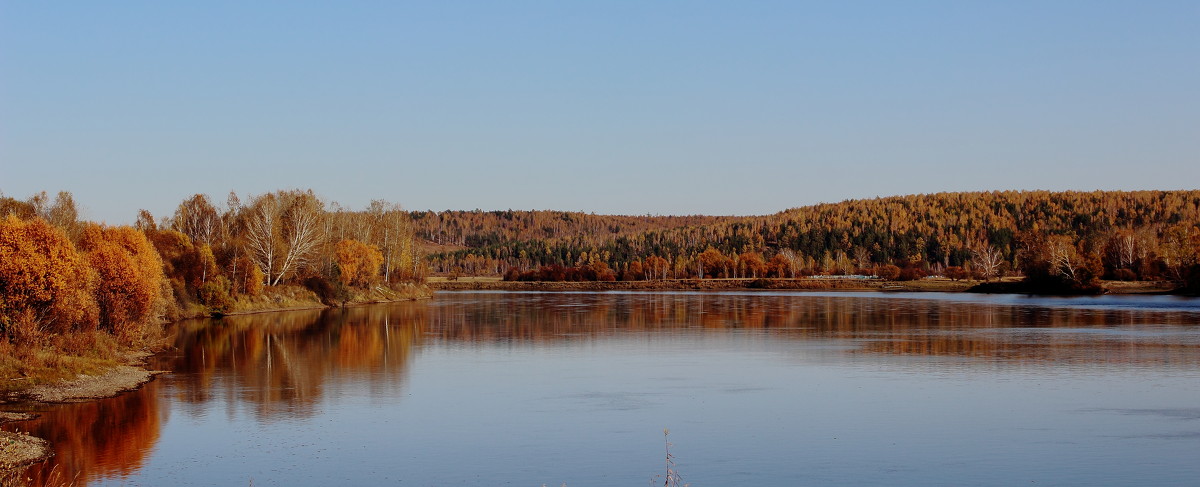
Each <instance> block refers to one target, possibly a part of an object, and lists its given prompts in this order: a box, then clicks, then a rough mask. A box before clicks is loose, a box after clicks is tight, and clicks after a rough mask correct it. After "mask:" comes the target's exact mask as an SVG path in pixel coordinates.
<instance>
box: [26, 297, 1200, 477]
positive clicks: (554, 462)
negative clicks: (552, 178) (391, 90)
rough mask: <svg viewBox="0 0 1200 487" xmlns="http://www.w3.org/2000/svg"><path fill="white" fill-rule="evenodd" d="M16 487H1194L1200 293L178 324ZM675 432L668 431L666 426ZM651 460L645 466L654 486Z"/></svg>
mask: <svg viewBox="0 0 1200 487" xmlns="http://www.w3.org/2000/svg"><path fill="white" fill-rule="evenodd" d="M170 333H172V336H173V337H174V344H175V346H174V348H173V349H172V350H170V351H168V352H165V353H162V354H159V355H157V356H156V357H154V359H153V361H152V364H151V365H152V367H153V368H159V369H166V370H171V371H173V373H172V374H169V375H165V376H161V377H160V378H159V379H157V380H155V381H153V382H151V383H149V384H147V385H146V386H145V387H143V388H141V389H139V390H137V391H134V392H130V393H126V394H123V395H121V396H119V397H116V398H112V399H106V400H101V401H93V402H88V403H82V404H68V405H53V406H45V407H40V408H39V410H38V412H39V413H41V417H40V418H38V419H37V420H34V421H30V422H24V423H16V424H10V425H5V426H4V428H5V429H9V430H12V429H21V430H25V431H30V432H31V433H32V434H34V435H36V436H41V437H43V438H46V439H48V440H50V441H51V442H52V443H53V445H54V448H55V453H56V455H55V456H54V457H53V458H52V459H51V460H49V461H47V462H45V463H43V464H39V465H35V466H33V467H31V468H30V469H29V470H28V472H27V475H26V477H27V478H29V479H32V480H31V483H32V484H34V485H63V484H66V483H69V482H71V481H74V482H75V483H76V484H77V485H223V486H237V485H241V486H246V485H254V486H267V485H412V486H427V485H438V486H441V485H480V486H492V485H515V486H530V487H537V486H541V485H543V484H545V485H549V486H559V485H562V484H566V485H567V486H570V487H577V486H617V485H631V486H637V485H646V484H647V483H648V482H650V481H652V480H653V481H655V482H656V483H657V484H658V485H662V482H663V479H662V478H661V476H662V475H663V473H664V465H665V457H666V455H665V451H664V448H665V447H666V445H665V441H669V442H670V443H671V446H670V453H671V455H673V457H674V461H675V469H676V471H677V472H678V473H679V474H680V475H681V476H682V478H683V480H684V481H685V482H687V483H690V484H691V485H692V486H695V487H703V486H733V485H888V486H894V485H922V486H927V485H1015V484H1030V483H1035V484H1042V485H1045V484H1050V485H1093V486H1094V485H1135V484H1140V485H1194V484H1195V482H1197V479H1200V461H1197V458H1198V457H1197V453H1198V452H1200V301H1198V300H1195V299H1181V298H1172V297H1148V296H1104V297H1095V298H1035V297H1023V296H979V295H968V294H899V293H896V294H884V293H812V292H722V293H703V292H645V293H641V292H637V293H634V292H630V293H616V292H613V293H519V292H443V293H439V294H438V296H437V297H436V299H435V300H432V301H422V302H410V303H395V304H384V305H373V306H365V307H356V308H349V309H332V310H323V311H303V312H286V313H272V314H260V315H248V316H236V317H228V318H225V319H221V320H196V321H188V322H182V323H179V324H177V325H175V326H174V327H173V328H172V329H171V331H170ZM665 428H669V430H670V435H669V436H668V437H666V438H665V439H664V434H663V430H664V429H665ZM656 476H659V477H656Z"/></svg>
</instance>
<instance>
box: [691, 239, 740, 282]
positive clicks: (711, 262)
mask: <svg viewBox="0 0 1200 487" xmlns="http://www.w3.org/2000/svg"><path fill="white" fill-rule="evenodd" d="M696 264H697V265H698V266H700V268H699V270H698V273H699V274H700V277H701V278H703V277H721V276H722V275H724V273H725V272H726V269H728V268H729V267H730V266H731V265H732V264H733V260H732V259H730V258H729V257H726V256H725V254H722V253H721V251H720V250H717V249H715V248H713V247H709V248H707V249H704V252H701V253H700V255H697V256H696Z"/></svg>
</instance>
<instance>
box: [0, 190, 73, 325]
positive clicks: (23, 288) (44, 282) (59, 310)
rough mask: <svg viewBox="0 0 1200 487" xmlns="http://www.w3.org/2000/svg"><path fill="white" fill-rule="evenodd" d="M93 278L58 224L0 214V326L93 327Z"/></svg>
mask: <svg viewBox="0 0 1200 487" xmlns="http://www.w3.org/2000/svg"><path fill="white" fill-rule="evenodd" d="M94 282H95V279H94V278H93V275H92V273H91V272H90V271H89V269H88V266H87V262H86V261H85V260H84V259H83V258H82V257H81V256H80V255H79V253H78V252H77V251H76V249H75V246H74V245H72V244H71V241H70V240H69V239H68V238H67V236H66V234H65V233H64V232H63V230H62V229H59V228H55V227H52V226H50V225H49V224H48V223H46V222H45V221H44V220H42V219H40V218H34V219H33V220H29V221H22V220H19V219H17V218H16V217H15V216H13V215H11V214H10V215H9V216H7V217H6V218H3V219H0V331H2V332H4V333H5V334H8V335H10V336H11V335H13V334H14V333H24V334H27V335H28V334H32V335H37V334H39V333H41V332H44V331H48V332H66V331H72V330H90V329H94V328H95V327H96V311H95V305H94V302H93V301H92V297H91V286H92V284H93V283H94Z"/></svg>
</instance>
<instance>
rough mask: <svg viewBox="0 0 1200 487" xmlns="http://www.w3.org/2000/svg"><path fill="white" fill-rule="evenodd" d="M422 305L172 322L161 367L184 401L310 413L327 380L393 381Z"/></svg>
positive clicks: (378, 385) (374, 384) (267, 412)
mask: <svg viewBox="0 0 1200 487" xmlns="http://www.w3.org/2000/svg"><path fill="white" fill-rule="evenodd" d="M424 310H425V306H424V305H423V304H420V303H401V304H396V305H387V306H368V307H354V308H344V309H328V310H321V311H307V312H289V313H271V314H258V315H245V316H233V317H227V318H225V319H222V320H219V321H212V322H210V321H198V322H192V323H187V324H184V325H181V326H180V327H179V328H178V329H177V333H176V339H175V346H176V347H177V348H178V349H179V355H178V356H177V357H176V358H175V359H173V360H171V361H170V362H168V363H167V364H166V365H165V366H166V367H167V368H168V369H170V370H172V371H174V372H175V373H176V375H175V379H174V384H175V386H176V388H177V389H178V390H179V397H180V399H182V400H183V401H185V402H187V403H192V404H196V405H203V404H205V403H208V402H210V401H212V400H214V399H221V400H224V401H226V402H227V405H228V406H229V407H231V408H232V407H233V406H234V405H235V404H238V403H246V404H252V405H253V406H254V409H253V412H254V413H255V414H257V415H259V416H260V418H263V419H269V418H270V417H272V416H273V415H275V414H276V413H286V414H287V415H289V416H292V415H297V414H300V415H305V414H311V413H312V408H313V406H314V405H315V404H316V403H317V402H319V400H320V399H321V397H322V394H323V390H324V388H325V386H326V385H327V383H328V382H329V381H331V380H352V381H354V382H359V383H366V384H367V385H368V386H369V387H371V388H372V390H380V389H386V388H390V387H399V386H400V385H401V384H402V383H403V379H404V374H405V371H406V370H407V365H408V362H409V360H410V357H411V351H412V348H413V346H414V345H416V344H417V343H418V341H419V340H420V338H421V326H422V324H423V323H424V319H425V318H424V314H425V313H424Z"/></svg>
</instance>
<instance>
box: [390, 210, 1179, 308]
mask: <svg viewBox="0 0 1200 487" xmlns="http://www.w3.org/2000/svg"><path fill="white" fill-rule="evenodd" d="M637 218H639V217H627V216H605V215H593V214H584V213H562V212H539V211H534V212H514V211H503V212H480V211H476V212H442V213H436V214H435V213H428V212H424V213H414V214H413V222H414V226H415V228H416V232H417V233H418V235H419V236H420V237H422V238H423V239H425V240H429V241H435V242H442V243H450V244H456V245H459V246H460V247H459V248H452V249H446V250H443V251H441V252H436V253H432V254H431V255H430V256H429V262H430V265H431V266H432V268H433V270H434V272H436V273H441V274H462V275H493V276H499V275H504V276H505V277H506V278H508V279H540V280H588V279H599V280H641V279H666V278H671V279H684V278H762V277H778V278H797V277H803V276H812V275H846V274H862V275H877V276H880V277H883V278H887V279H917V278H921V277H924V276H929V275H944V276H946V277H950V278H956V279H957V278H978V279H983V280H990V279H992V278H995V277H1001V276H1011V275H1020V276H1025V277H1027V278H1030V279H1032V280H1035V281H1039V282H1041V283H1042V284H1043V285H1045V286H1050V287H1052V288H1054V287H1057V288H1068V289H1067V290H1069V288H1074V289H1076V290H1078V289H1084V288H1088V287H1091V286H1094V285H1095V281H1096V280H1098V279H1111V280H1165V281H1172V282H1176V283H1178V284H1179V285H1181V286H1182V285H1184V284H1186V283H1187V282H1188V281H1189V278H1190V279H1191V280H1192V282H1193V283H1194V280H1195V278H1196V276H1195V274H1196V269H1195V266H1196V265H1197V254H1198V253H1200V228H1198V225H1200V191H1133V192H1129V191H1094V192H1073V191H1070V192H1049V191H1002V192H974V193H938V194H928V195H910V196H894V197H888V198H875V199H866V200H851V201H844V202H841V203H831V204H821V205H814V206H807V207H801V208H794V209H790V210H786V211H782V212H780V213H776V214H773V215H767V216H750V217H683V218H678V219H673V218H676V217H648V218H643V219H641V221H640V222H639V223H637V224H635V223H631V222H630V220H631V219H637Z"/></svg>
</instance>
